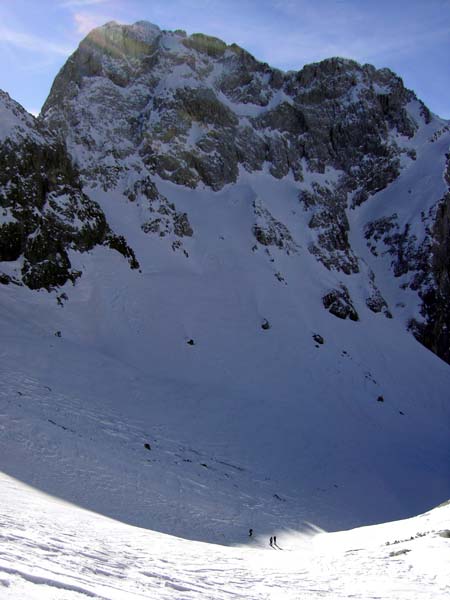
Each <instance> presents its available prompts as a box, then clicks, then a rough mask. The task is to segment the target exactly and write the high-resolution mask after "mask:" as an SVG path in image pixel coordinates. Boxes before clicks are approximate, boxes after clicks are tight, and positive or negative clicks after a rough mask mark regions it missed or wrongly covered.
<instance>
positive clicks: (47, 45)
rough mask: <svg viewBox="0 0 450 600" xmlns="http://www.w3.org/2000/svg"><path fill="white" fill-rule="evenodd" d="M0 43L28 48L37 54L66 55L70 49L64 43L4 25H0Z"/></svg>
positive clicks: (23, 48)
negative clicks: (50, 40)
mask: <svg viewBox="0 0 450 600" xmlns="http://www.w3.org/2000/svg"><path fill="white" fill-rule="evenodd" d="M1 44H8V45H11V46H15V47H16V48H21V49H22V50H29V51H32V52H37V53H39V54H55V55H59V56H67V55H68V54H70V52H71V51H72V49H71V48H70V47H69V46H67V45H66V44H58V43H56V42H49V41H48V40H45V39H43V38H41V37H38V36H35V35H31V34H29V33H23V32H21V31H16V30H14V29H10V28H8V27H5V26H0V45H1Z"/></svg>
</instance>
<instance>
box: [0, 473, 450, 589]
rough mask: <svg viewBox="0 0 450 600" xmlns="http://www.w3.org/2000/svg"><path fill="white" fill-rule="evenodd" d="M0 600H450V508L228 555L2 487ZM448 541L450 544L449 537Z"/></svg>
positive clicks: (5, 483) (282, 534) (226, 550)
mask: <svg viewBox="0 0 450 600" xmlns="http://www.w3.org/2000/svg"><path fill="white" fill-rule="evenodd" d="M0 518H1V523H2V528H1V532H0V539H1V549H0V598H8V599H10V600H41V599H43V600H77V599H80V600H81V599H82V598H86V597H88V598H97V599H102V600H132V599H138V598H155V599H160V600H166V599H167V600H169V599H173V600H188V599H195V598H199V599H202V600H206V599H211V600H222V599H229V598H236V599H239V598H248V599H250V600H269V599H274V600H275V599H290V598H292V599H297V598H298V599H301V598H310V599H316V598H317V599H319V598H330V599H336V600H338V599H340V598H352V599H361V600H369V599H377V600H381V599H389V600H403V599H404V600H416V599H424V600H425V599H426V600H432V599H436V600H437V599H442V600H444V599H446V598H448V597H449V594H450V582H449V578H448V565H449V561H450V538H449V537H444V536H445V535H446V534H447V535H448V536H450V531H448V528H449V527H450V505H446V506H443V507H440V508H436V509H434V510H433V511H431V512H429V513H426V514H424V515H421V516H419V517H415V518H412V519H408V520H405V521H399V522H394V523H387V524H384V525H378V526H372V527H364V528H361V529H355V530H352V531H345V532H341V533H321V532H316V531H314V530H313V529H311V532H310V533H309V534H306V533H303V534H300V533H298V532H292V531H291V532H288V531H274V532H273V533H276V534H278V535H277V545H278V548H271V547H270V546H269V543H268V539H267V538H266V537H258V536H257V532H255V534H254V535H255V538H254V539H251V540H248V541H247V543H245V544H243V545H240V546H235V547H226V546H220V545H214V544H206V543H201V542H193V541H188V540H184V539H180V538H177V537H173V536H169V535H164V534H160V533H156V532H154V531H149V530H146V529H140V528H137V527H132V526H130V525H125V524H123V523H119V522H117V521H113V520H112V519H108V518H105V517H103V516H101V515H98V514H95V513H92V512H88V511H85V510H81V509H80V508H78V507H76V506H73V505H71V504H68V503H64V502H61V501H60V500H56V499H55V498H52V497H49V496H46V495H44V494H42V493H40V492H37V491H36V490H34V489H32V488H30V487H28V486H25V485H24V484H21V483H19V482H18V481H17V480H14V479H13V478H10V477H7V476H2V477H1V479H0ZM442 534H443V535H442Z"/></svg>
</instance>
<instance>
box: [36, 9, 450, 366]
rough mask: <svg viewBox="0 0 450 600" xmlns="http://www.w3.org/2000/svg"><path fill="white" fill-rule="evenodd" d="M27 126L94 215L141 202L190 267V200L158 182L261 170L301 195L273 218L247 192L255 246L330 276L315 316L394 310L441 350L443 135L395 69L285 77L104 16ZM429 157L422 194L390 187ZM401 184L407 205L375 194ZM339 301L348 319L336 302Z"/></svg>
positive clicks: (206, 46) (234, 53)
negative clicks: (95, 209)
mask: <svg viewBox="0 0 450 600" xmlns="http://www.w3.org/2000/svg"><path fill="white" fill-rule="evenodd" d="M36 127H38V128H40V129H41V130H44V129H46V130H51V131H52V132H54V133H53V134H52V135H53V136H57V138H58V143H59V144H60V145H61V146H65V147H67V152H68V155H69V156H70V157H71V159H72V161H73V163H74V165H75V170H76V172H77V174H79V175H77V177H79V186H81V187H82V189H83V191H84V193H87V195H88V196H90V197H91V198H92V199H95V201H97V202H99V205H100V206H103V205H102V202H106V199H105V198H106V195H108V194H114V195H115V196H119V197H121V198H123V199H124V201H130V202H132V203H134V205H135V207H136V208H135V210H136V214H137V216H136V220H137V222H138V223H139V227H140V230H141V231H142V232H144V233H145V234H146V235H153V236H154V235H156V236H158V237H160V238H165V240H166V243H167V245H168V248H170V249H171V251H172V250H173V251H181V253H182V254H183V255H184V256H185V257H188V255H189V252H188V249H187V247H186V243H185V242H186V238H190V237H192V236H194V237H195V235H196V232H195V228H193V227H192V224H191V223H190V219H189V210H188V206H187V205H186V204H185V205H184V206H183V207H178V206H177V204H176V202H174V201H173V199H172V198H171V197H170V195H171V194H170V193H168V192H167V189H169V192H170V189H172V188H170V187H169V188H167V187H166V185H175V186H178V188H179V189H183V190H198V191H201V190H204V189H206V190H209V191H210V193H212V194H215V193H218V192H220V191H223V190H226V189H227V186H234V185H238V184H239V182H240V181H241V180H242V179H243V178H248V177H250V178H251V180H252V181H253V180H254V181H256V179H255V178H257V177H262V176H268V177H270V178H271V179H272V180H273V181H274V182H280V188H281V183H282V182H284V183H283V185H285V182H287V181H289V182H290V183H289V185H290V186H292V189H294V190H295V195H296V197H297V207H296V210H295V211H293V213H292V214H297V211H298V214H300V215H301V219H300V220H299V221H296V219H291V218H289V219H288V220H287V221H286V217H283V219H281V218H277V216H276V214H275V213H277V212H279V210H278V208H277V206H275V207H274V206H271V208H269V204H270V202H269V201H268V200H265V201H262V200H261V198H260V197H253V196H251V198H252V199H251V204H250V206H251V214H252V222H251V223H250V224H249V227H248V233H249V235H250V236H251V237H250V242H249V244H250V246H251V247H252V248H253V247H254V248H256V249H258V248H260V247H262V248H264V250H265V251H266V252H267V255H268V256H270V260H274V261H275V259H274V257H273V256H272V252H273V251H275V249H276V251H277V252H278V251H281V252H283V253H286V254H287V255H289V256H293V255H299V254H301V253H302V252H305V251H306V252H308V253H309V255H310V256H311V257H313V259H314V260H315V261H317V264H318V268H324V269H325V271H326V272H327V273H328V275H327V276H326V280H327V285H326V286H324V289H323V291H322V297H321V298H319V300H318V301H319V302H320V304H321V305H323V307H324V309H327V310H329V311H330V312H331V314H334V315H335V316H338V317H341V315H344V314H345V315H347V314H348V315H350V314H351V315H358V319H359V320H361V319H362V316H361V315H363V314H364V311H367V310H369V311H370V312H372V313H375V314H379V315H380V316H383V315H384V316H385V317H387V318H391V317H394V318H395V315H396V313H397V314H398V315H402V318H403V319H404V320H405V322H406V323H408V324H409V325H408V326H409V327H410V328H411V329H412V330H413V331H414V332H415V334H416V335H417V336H418V337H419V338H420V339H421V340H422V341H424V342H425V343H426V344H427V346H429V347H431V348H433V349H435V348H440V350H439V351H438V352H439V354H440V355H441V356H447V355H446V354H445V353H444V352H443V351H442V350H441V348H442V346H443V345H445V344H446V343H447V342H446V341H445V340H442V339H441V337H439V336H440V335H441V334H439V333H438V329H439V330H440V329H442V327H441V325H439V327H437V326H436V323H439V324H442V323H444V324H445V323H447V320H448V319H447V317H445V315H444V313H445V306H446V304H445V301H444V300H443V299H442V298H443V295H442V293H441V292H440V293H439V294H438V295H436V294H434V295H433V293H432V292H433V290H436V289H438V288H439V289H440V290H442V289H443V288H444V289H446V288H445V285H444V286H443V283H442V282H443V281H445V277H446V276H447V275H446V274H447V272H448V268H447V266H446V264H444V263H445V261H444V262H443V259H442V253H440V252H439V251H438V246H439V244H438V243H437V242H436V239H437V237H439V238H442V236H444V237H445V236H446V234H445V231H447V228H446V227H447V226H446V217H445V214H446V213H445V210H444V209H438V204H439V202H441V201H442V198H443V197H444V194H445V193H446V190H447V188H445V186H443V185H441V184H442V172H443V171H444V169H445V153H444V152H443V150H442V149H441V145H442V148H445V151H446V152H447V151H448V145H447V146H446V147H445V144H446V143H447V141H446V140H447V137H448V136H447V133H448V130H445V127H446V124H445V122H444V121H442V120H439V119H437V118H436V117H434V116H433V115H431V114H430V112H429V111H428V109H427V108H426V107H425V106H424V104H423V103H422V102H421V101H420V100H418V99H417V98H416V96H415V94H414V93H413V92H412V91H410V90H408V89H407V88H405V86H404V85H403V82H402V80H401V78H400V77H398V76H397V75H396V74H395V73H393V72H392V71H390V70H389V69H376V68H375V67H373V66H372V65H360V64H358V63H357V62H355V61H353V60H350V59H345V58H340V57H332V58H329V59H326V60H323V61H321V62H318V63H313V64H310V65H306V66H304V67H303V68H302V69H301V70H300V71H298V72H295V71H289V72H286V73H284V72H282V71H280V70H278V69H274V68H272V67H270V66H269V65H268V64H266V63H264V62H260V61H258V60H257V59H255V57H253V56H252V55H251V54H250V53H249V52H247V51H246V50H245V49H242V48H240V47H239V46H237V45H235V44H231V45H228V44H226V43H225V42H223V41H222V40H220V39H218V38H215V37H211V36H208V35H205V34H201V33H194V34H192V35H189V36H188V35H187V34H186V33H185V32H184V31H182V30H177V31H173V32H171V31H163V30H161V29H160V28H159V27H158V26H156V25H153V24H151V23H147V22H145V21H138V22H137V23H135V24H133V25H121V24H119V23H116V22H109V23H106V24H105V25H103V26H102V27H99V28H97V29H95V30H93V31H92V32H91V33H89V35H88V36H87V37H86V38H85V39H84V40H83V41H82V42H81V43H80V45H79V47H78V49H77V50H76V51H75V52H74V54H73V55H72V56H71V57H70V58H69V59H68V61H67V63H66V64H65V65H64V67H63V68H62V69H61V71H60V73H59V74H58V76H57V77H56V79H55V82H54V84H53V86H52V89H51V92H50V95H49V97H48V99H47V101H46V103H45V105H44V107H43V110H42V113H41V118H40V120H39V122H38V123H37V124H36V125H31V121H30V131H34V130H36ZM48 139H49V138H48ZM55 139H56V138H55ZM431 144H435V146H434V150H432V146H431ZM438 148H439V151H438V159H436V160H438V162H437V163H436V162H435V163H434V164H436V165H437V166H436V169H440V170H441V172H440V173H436V174H435V175H433V177H434V178H435V179H434V180H436V181H438V180H439V181H440V182H441V183H440V184H439V185H436V188H435V191H434V192H433V193H431V195H430V193H429V192H427V190H426V189H424V188H423V189H422V188H421V187H420V186H416V187H417V189H418V191H417V193H415V194H414V193H413V189H412V188H413V187H414V186H413V185H412V184H408V183H399V182H403V181H404V180H405V181H406V182H408V181H409V179H408V178H409V177H413V175H412V174H414V173H416V172H420V170H421V167H420V165H422V164H426V165H427V167H426V169H427V170H429V168H431V167H429V165H431V163H432V161H431V160H430V159H429V158H426V156H429V155H430V153H433V152H434V151H435V150H436V149H438ZM423 161H425V162H423ZM424 168H425V167H424ZM433 172H434V171H433ZM414 177H415V175H414ZM252 178H253V179H252ZM405 185H410V188H411V195H409V194H408V195H407V196H405V197H403V195H400V196H399V198H400V200H395V199H394V200H392V203H393V205H392V206H391V204H390V202H386V203H384V204H383V202H382V201H381V200H379V198H383V197H385V196H386V197H389V198H391V196H390V195H389V194H390V192H389V190H391V189H396V188H395V186H400V187H401V188H402V189H403V186H405ZM412 199H414V207H415V208H414V209H412V208H411V209H408V206H409V205H408V202H409V201H411V200H412ZM284 202H285V201H284V199H283V197H282V196H281V197H280V200H279V205H280V207H282V206H283V203H284ZM398 202H400V205H398ZM380 206H383V209H381V208H380ZM418 206H421V207H422V212H421V216H419V217H417V210H418V209H417V207H418ZM107 209H108V207H107V206H106V205H104V206H103V210H105V211H107ZM419 212H420V211H419ZM437 216H438V222H437V223H435V219H436V218H437ZM291 220H292V222H290V221H291ZM119 227H120V224H119ZM355 240H360V241H359V242H358V241H356V242H355ZM441 245H442V243H441ZM430 252H432V253H434V254H433V256H434V259H433V260H431V261H428V260H427V256H428V255H429V253H430ZM387 257H390V259H389V260H388V259H387ZM432 265H434V267H433V268H434V271H433V269H432ZM277 274H278V275H277V279H278V280H279V281H283V280H284V278H283V275H282V274H281V271H277ZM352 277H354V278H357V279H358V280H359V281H360V284H359V285H358V286H357V285H356V284H355V285H354V286H352V285H351V284H350V282H349V281H348V280H347V279H348V278H352ZM385 277H394V279H398V282H395V284H394V285H395V287H396V288H399V289H400V290H403V291H405V290H410V291H411V292H412V295H411V294H409V295H408V294H407V301H405V302H403V300H399V299H398V298H397V295H396V294H393V293H391V292H390V291H389V290H391V286H390V285H388V286H386V288H385V289H386V290H387V291H386V292H384V291H383V289H381V288H383V285H382V284H380V281H382V280H383V278H385ZM361 290H363V291H361ZM358 295H361V298H360V301H359V306H358V299H357V298H356V299H355V296H358ZM385 296H386V297H385ZM389 296H390V299H389ZM444 296H445V294H444ZM330 299H332V301H329V300H330ZM392 303H394V304H396V306H397V308H398V310H397V311H396V310H394V308H393V307H392ZM338 304H342V305H343V306H344V305H345V307H350V308H351V310H347V309H346V310H340V309H339V310H335V309H333V308H332V307H335V306H337V305H338ZM439 307H440V308H439ZM403 309H404V310H403ZM342 318H347V317H346V316H345V317H342ZM449 325H450V324H449ZM438 338H439V340H440V341H437V340H438Z"/></svg>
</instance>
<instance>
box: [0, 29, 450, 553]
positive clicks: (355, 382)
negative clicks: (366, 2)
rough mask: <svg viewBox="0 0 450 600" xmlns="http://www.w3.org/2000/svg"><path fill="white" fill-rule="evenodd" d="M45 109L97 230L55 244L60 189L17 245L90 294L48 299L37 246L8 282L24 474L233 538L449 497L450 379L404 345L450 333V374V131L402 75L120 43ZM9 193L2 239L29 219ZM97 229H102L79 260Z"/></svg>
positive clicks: (8, 442)
mask: <svg viewBox="0 0 450 600" xmlns="http://www.w3.org/2000/svg"><path fill="white" fill-rule="evenodd" d="M43 113H44V117H43V119H44V121H45V123H46V126H48V127H53V128H54V131H56V132H57V133H58V135H59V136H60V138H61V137H62V141H61V142H60V143H61V144H62V143H63V142H64V143H65V144H67V149H68V152H69V154H70V157H71V160H72V162H73V163H74V164H76V167H77V168H76V169H74V168H73V167H72V168H73V173H72V171H71V173H72V176H73V177H72V182H73V184H74V187H76V186H78V191H77V193H78V196H77V195H76V194H75V192H73V194H74V195H75V196H76V198H77V201H78V202H79V203H80V204H83V202H85V203H89V204H88V206H89V210H86V212H85V213H83V211H81V209H79V210H78V213H76V212H75V213H73V212H71V211H69V212H67V211H66V212H65V213H64V214H65V216H66V217H67V214H68V215H69V217H70V218H69V220H70V219H71V220H72V221H71V222H70V223H69V225H70V234H71V236H72V237H70V236H69V237H68V234H67V229H66V227H57V228H56V229H51V230H50V231H47V233H46V234H45V235H42V223H45V222H46V220H45V219H46V217H45V214H46V213H45V211H46V210H47V209H48V207H50V208H52V210H53V209H54V207H56V209H58V208H59V209H60V208H61V206H63V207H64V201H63V200H61V199H59V200H58V196H57V195H55V194H54V195H52V194H49V193H47V192H45V190H44V193H43V196H42V200H43V202H44V204H43V207H42V206H41V207H39V206H38V209H39V210H41V211H44V213H42V212H41V213H39V215H38V218H37V220H36V221H33V225H34V226H35V228H34V229H31V230H29V231H28V230H25V232H24V235H23V236H22V237H19V241H21V243H24V244H33V240H34V239H35V237H36V236H38V235H39V234H40V233H41V240H42V241H45V240H47V242H48V240H51V241H52V243H48V244H43V248H44V250H45V252H41V253H40V255H39V260H40V262H41V263H42V264H43V265H47V264H48V262H49V261H50V262H51V261H52V260H53V261H54V260H58V253H59V254H61V253H62V250H61V248H62V249H63V251H64V253H65V256H66V258H67V260H69V261H70V263H69V264H70V269H71V270H72V272H73V273H75V274H77V276H76V277H75V276H74V277H72V278H70V277H66V278H65V279H64V281H63V282H61V281H60V280H59V279H57V280H56V281H55V280H54V279H53V280H47V281H46V285H35V286H34V287H37V288H39V290H38V291H37V290H34V291H32V290H31V289H29V287H32V286H28V287H27V285H28V284H27V280H26V277H25V275H26V273H25V275H24V271H23V267H24V264H25V263H24V261H26V260H28V259H27V256H28V254H27V252H26V251H25V252H22V249H21V246H20V244H19V245H18V246H17V248H18V252H16V254H15V256H14V257H13V258H14V260H12V259H11V258H9V257H8V256H7V257H6V258H5V259H4V260H3V261H2V262H1V268H2V270H3V268H5V272H6V268H8V269H9V270H8V271H7V276H8V278H9V280H8V281H7V283H11V282H12V281H14V282H15V283H16V284H17V285H7V286H2V289H1V292H2V293H1V295H0V330H1V332H2V345H1V353H2V354H1V358H2V360H1V362H0V380H1V381H2V386H1V387H0V410H1V414H2V415H3V416H4V423H5V425H2V426H3V429H2V436H1V438H0V468H1V469H2V470H3V471H4V472H6V473H7V474H9V475H10V476H13V477H16V478H17V479H20V480H22V481H24V482H26V483H28V484H31V485H33V486H35V487H37V488H39V489H41V490H43V491H46V492H48V493H51V494H53V495H56V496H59V497H61V498H63V499H65V500H68V501H71V502H75V503H77V504H79V505H81V506H83V507H85V508H88V509H90V510H94V511H96V512H100V513H103V514H105V515H108V516H110V517H114V518H116V519H119V520H122V521H125V522H128V523H130V524H133V525H138V526H142V527H149V528H151V529H154V530H157V531H161V532H166V533H171V534H175V535H179V536H183V537H186V538H191V539H197V540H206V541H215V542H224V543H236V542H239V541H242V538H243V537H244V538H245V535H246V532H247V530H248V528H249V527H253V528H255V530H257V531H260V532H261V534H264V535H267V534H270V532H271V531H273V530H274V529H279V528H283V527H290V528H293V529H297V528H298V527H299V526H300V524H301V523H303V521H305V520H307V521H312V522H314V523H316V524H317V525H318V526H321V527H324V528H326V529H337V528H340V527H350V526H355V525H360V524H365V523H373V522H379V521H383V520H388V519H396V518H402V517H405V516H410V515H413V514H417V513H419V512H423V511H424V510H427V509H428V508H430V507H431V506H433V505H436V504H438V503H439V502H441V501H442V500H444V499H446V498H448V497H449V496H450V478H449V474H448V457H449V453H450V431H449V430H450V418H449V416H450V415H449V413H450V404H449V402H448V389H449V385H450V370H449V366H448V365H447V364H446V363H445V362H443V361H441V360H440V359H439V358H438V357H437V356H436V355H435V354H433V353H431V352H429V351H428V350H427V349H426V348H425V347H424V346H422V345H420V344H419V343H418V342H417V341H416V339H415V338H414V337H413V336H412V335H411V334H410V333H409V332H408V331H407V324H408V323H409V324H410V326H411V325H412V323H413V321H412V320H414V322H415V323H416V328H417V329H418V330H419V329H420V326H421V325H422V326H424V327H426V326H427V324H429V323H431V325H430V327H431V326H432V327H438V326H439V327H440V328H441V330H439V331H438V332H437V333H436V334H435V335H434V334H433V335H431V333H432V332H431V333H430V334H429V337H430V340H429V344H428V345H429V346H431V347H432V346H433V344H434V343H437V342H439V344H441V345H442V346H443V348H444V351H442V352H441V351H440V352H439V353H440V354H441V355H442V356H443V357H444V358H445V351H446V349H445V343H446V341H445V340H446V339H447V337H446V336H447V333H446V330H445V328H444V325H445V324H446V319H448V313H446V311H445V306H446V304H445V302H447V301H448V297H449V296H448V295H446V291H445V290H446V288H445V285H446V281H447V280H446V273H447V271H448V269H447V262H448V261H447V262H445V260H444V261H441V262H439V261H438V260H437V258H438V257H439V252H438V248H439V240H440V239H441V237H442V239H443V240H444V241H445V240H447V239H448V236H447V234H446V226H445V223H446V221H445V215H446V213H445V210H444V209H445V206H446V202H447V200H446V195H445V194H446V190H447V186H448V184H449V182H448V181H446V180H445V179H444V173H445V170H446V157H445V154H446V150H447V149H448V146H449V143H450V132H449V130H448V127H447V125H446V123H445V122H443V121H441V120H440V119H438V118H437V117H434V116H433V115H430V114H429V113H428V112H427V110H426V108H425V107H424V106H423V105H422V104H421V103H420V101H418V100H417V99H416V98H415V96H414V94H413V93H412V92H410V91H408V90H405V89H404V88H403V85H402V84H401V80H399V79H398V78H397V77H396V76H395V75H394V74H392V73H390V72H389V71H386V70H382V71H376V70H375V69H374V68H373V67H370V66H368V65H365V66H363V67H361V66H360V65H357V63H354V62H352V61H346V60H343V59H330V60H329V61H324V62H323V63H320V64H318V65H311V66H309V67H305V69H304V70H302V71H301V72H300V73H297V74H294V73H288V74H282V73H280V72H277V71H275V70H273V69H270V67H268V66H267V65H261V64H260V63H258V62H257V61H256V60H255V59H253V57H251V56H250V55H248V54H247V53H246V52H245V51H243V50H241V49H239V48H237V47H226V46H225V45H224V44H223V43H222V42H220V40H214V39H211V38H207V37H206V36H191V37H190V38H187V37H186V36H185V35H184V34H183V33H182V32H175V33H170V32H160V31H159V30H158V29H157V28H155V27H152V26H149V25H145V24H143V23H138V24H136V25H135V26H129V27H124V26H119V25H117V24H108V25H107V26H105V27H103V28H100V29H99V30H96V31H95V32H93V33H92V34H90V36H88V38H86V40H85V41H84V42H83V43H82V44H81V45H80V48H79V50H78V51H77V53H75V54H74V55H73V57H71V59H69V61H68V63H67V65H66V66H65V67H64V68H63V70H62V72H61V74H60V76H58V78H57V79H56V81H55V84H54V86H53V89H52V93H51V95H50V97H49V100H48V102H47V103H46V107H45V109H44V111H43ZM30 127H34V121H33V122H32V124H30ZM39 127H42V124H41V125H39ZM48 135H51V136H54V135H55V134H54V133H53V134H48ZM46 139H47V138H46ZM52 139H53V137H52ZM12 155H14V156H15V154H14V152H13V153H12ZM33 156H34V155H33ZM30 160H31V161H32V160H33V159H32V158H30ZM44 171H45V169H44ZM78 171H79V173H78ZM44 174H45V173H44ZM63 175H64V173H62V174H61V177H62V176H63ZM36 177H37V179H36V181H37V182H39V181H41V179H39V177H40V176H39V174H38V175H36ZM19 179H20V178H19ZM447 179H448V174H447ZM7 183H8V182H7V181H6V182H5V186H4V188H2V189H3V192H2V194H3V195H2V197H1V198H2V207H3V215H4V218H5V220H6V223H8V222H9V221H10V220H11V214H12V215H13V219H16V220H17V219H18V216H20V211H19V208H18V206H17V205H19V206H20V205H21V204H22V205H25V206H29V205H30V204H31V205H32V206H33V204H32V202H31V200H30V196H29V195H27V194H28V191H27V189H22V188H21V189H20V190H19V191H20V193H15V194H11V193H10V188H9V187H8V185H7ZM75 184H76V185H75ZM80 188H82V191H81V189H80ZM63 189H65V188H63ZM50 200H51V201H52V203H51V202H50ZM13 202H15V203H16V204H15V205H14V207H13V209H12V208H10V206H12V203H13ZM46 202H47V204H46ZM77 206H78V205H77ZM13 210H14V211H15V213H14V214H13ZM92 211H94V212H95V214H96V215H97V217H98V219H99V222H100V223H103V224H104V228H103V229H102V228H100V230H101V231H100V233H99V232H98V231H97V233H98V235H96V236H94V239H93V240H91V243H89V244H79V243H77V241H79V237H77V236H78V235H79V233H80V231H83V222H82V220H81V216H83V215H84V216H86V217H87V220H88V221H89V219H90V218H91V216H92ZM35 213H36V211H34V212H33V214H35ZM422 213H423V214H422ZM80 215H81V216H80ZM439 215H440V216H439ZM80 220H81V222H80ZM52 222H53V221H52ZM386 223H387V225H386ZM436 223H440V225H439V227H436ZM65 225H67V223H65ZM106 225H107V227H106ZM21 232H22V233H23V228H22V229H21ZM112 232H115V233H114V234H113V233H112ZM22 233H21V235H22ZM438 234H439V235H438ZM55 248H56V250H57V252H56V251H55ZM112 249H116V250H117V249H119V251H121V253H122V254H123V255H124V256H121V254H119V253H118V252H113V251H111V250H112ZM126 259H128V260H126ZM435 259H436V260H435ZM130 266H132V267H134V268H132V269H130ZM66 274H67V273H66ZM21 283H25V284H27V285H20V284H21ZM37 283H39V281H37ZM430 290H431V291H434V293H435V295H436V298H435V300H434V302H429V306H430V307H432V308H433V310H434V311H435V312H434V313H433V314H432V315H431V316H430V314H431V313H427V312H426V311H424V302H425V300H424V297H425V295H426V293H427V292H430ZM438 293H439V294H441V296H442V299H441V300H442V301H441V300H440V299H439V298H438V295H439V294H438ZM427 306H428V305H427ZM421 311H422V312H421ZM441 325H442V327H441ZM439 327H438V329H439ZM417 334H418V335H419V334H420V331H418V333H417ZM433 349H434V350H435V351H437V349H436V348H433ZM447 349H448V348H447ZM146 444H147V445H148V446H149V447H146V446H145V445H146Z"/></svg>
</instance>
